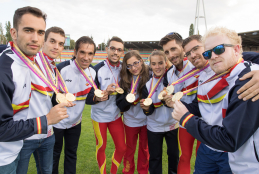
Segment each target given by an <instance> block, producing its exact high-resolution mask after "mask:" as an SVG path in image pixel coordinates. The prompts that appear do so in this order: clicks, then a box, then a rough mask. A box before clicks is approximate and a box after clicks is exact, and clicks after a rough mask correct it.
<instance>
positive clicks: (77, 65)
mask: <svg viewBox="0 0 259 174" xmlns="http://www.w3.org/2000/svg"><path fill="white" fill-rule="evenodd" d="M74 62H75V65H76V67H77V69H78V70H79V71H80V73H81V74H82V75H83V76H84V78H85V80H86V81H87V82H88V83H89V84H90V85H91V86H92V87H93V88H94V89H95V90H96V89H98V88H97V85H96V84H95V83H94V80H93V77H92V76H91V79H90V78H89V76H88V75H87V74H86V73H85V71H84V70H83V69H82V68H81V67H80V66H79V64H78V62H77V61H76V59H75V60H74ZM89 72H90V70H89Z"/></svg>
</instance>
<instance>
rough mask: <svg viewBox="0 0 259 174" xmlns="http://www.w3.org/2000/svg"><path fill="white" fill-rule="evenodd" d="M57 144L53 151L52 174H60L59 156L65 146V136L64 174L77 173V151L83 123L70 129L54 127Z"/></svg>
mask: <svg viewBox="0 0 259 174" xmlns="http://www.w3.org/2000/svg"><path fill="white" fill-rule="evenodd" d="M53 129H54V133H55V140H56V142H55V145H54V152H53V171H52V174H58V166H59V158H60V154H61V151H62V146H63V137H64V141H65V149H64V152H65V159H64V174H75V173H76V159H77V155H76V151H77V147H78V141H79V137H80V134H81V123H79V124H78V125H76V126H74V127H71V128H69V129H58V128H54V127H53Z"/></svg>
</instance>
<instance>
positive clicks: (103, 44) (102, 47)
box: [97, 42, 106, 51]
mask: <svg viewBox="0 0 259 174" xmlns="http://www.w3.org/2000/svg"><path fill="white" fill-rule="evenodd" d="M105 47H106V44H105V43H104V42H103V43H101V44H98V48H97V50H102V51H105Z"/></svg>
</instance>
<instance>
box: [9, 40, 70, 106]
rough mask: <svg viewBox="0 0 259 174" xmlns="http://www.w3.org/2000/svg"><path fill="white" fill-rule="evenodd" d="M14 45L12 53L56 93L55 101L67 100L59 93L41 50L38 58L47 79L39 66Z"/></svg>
mask: <svg viewBox="0 0 259 174" xmlns="http://www.w3.org/2000/svg"><path fill="white" fill-rule="evenodd" d="M13 45H14V47H12V50H13V51H14V53H15V54H16V55H17V56H18V57H19V58H20V59H21V60H22V61H23V62H24V64H25V65H26V66H27V67H28V68H29V69H30V70H31V71H32V72H33V73H34V74H35V75H36V76H37V77H38V78H39V79H41V81H42V82H44V83H45V84H46V85H47V86H48V87H49V88H50V89H51V90H52V91H54V92H55V94H56V95H57V98H56V100H57V102H67V100H66V97H65V95H64V94H61V93H59V92H58V91H59V89H58V82H56V84H55V80H54V79H53V77H52V75H51V72H50V69H48V68H47V61H46V58H45V56H43V53H42V51H41V52H40V58H41V62H42V64H43V67H44V69H45V71H46V74H47V76H48V77H49V79H47V78H46V77H45V75H44V74H43V72H42V71H41V69H39V68H40V67H39V66H38V68H36V67H35V66H34V65H33V63H32V62H31V61H30V60H29V59H28V58H27V57H26V56H25V55H24V54H23V53H22V52H21V50H20V49H19V48H18V47H17V46H16V45H15V44H13Z"/></svg>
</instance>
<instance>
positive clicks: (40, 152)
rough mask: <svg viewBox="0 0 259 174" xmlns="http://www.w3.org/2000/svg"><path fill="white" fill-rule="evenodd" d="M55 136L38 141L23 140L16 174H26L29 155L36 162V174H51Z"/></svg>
mask: <svg viewBox="0 0 259 174" xmlns="http://www.w3.org/2000/svg"><path fill="white" fill-rule="evenodd" d="M54 144H55V135H54V134H53V135H52V136H50V137H48V138H44V139H38V140H25V141H24V144H23V147H22V150H21V152H20V160H19V162H18V167H17V174H27V171H28V165H29V161H30V157H31V154H32V153H33V155H34V159H35V161H36V167H37V173H38V174H51V173H52V165H53V149H54Z"/></svg>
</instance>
